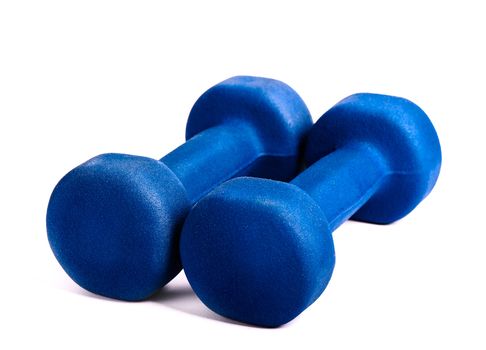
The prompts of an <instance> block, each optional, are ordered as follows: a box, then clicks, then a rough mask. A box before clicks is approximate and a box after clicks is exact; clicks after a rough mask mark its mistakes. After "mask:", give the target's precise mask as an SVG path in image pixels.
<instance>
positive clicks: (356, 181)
mask: <svg viewBox="0 0 486 350" xmlns="http://www.w3.org/2000/svg"><path fill="white" fill-rule="evenodd" d="M386 174H387V167H386V164H385V162H384V160H383V157H382V156H381V154H380V153H379V152H377V151H376V150H375V149H374V148H373V147H371V146H370V145H368V144H365V143H361V144H352V145H348V146H345V147H342V148H339V149H337V150H335V151H333V152H332V153H330V154H328V155H326V156H325V157H323V158H321V159H320V160H318V161H317V162H315V163H314V164H312V165H311V166H310V167H309V168H307V169H306V170H305V171H304V172H302V173H301V174H300V175H299V176H297V177H296V178H295V179H294V180H293V181H292V182H291V183H292V184H294V185H296V186H298V187H300V188H301V189H303V190H304V191H305V192H306V193H308V194H309V195H310V196H311V197H312V198H313V199H314V200H315V201H316V202H317V203H318V204H319V206H320V207H321V209H322V210H323V212H324V214H325V216H326V219H327V221H328V223H329V228H330V230H331V231H334V230H335V229H336V228H338V227H339V226H340V225H341V224H342V223H343V222H344V221H346V220H348V219H349V218H350V217H351V216H353V214H354V213H356V211H358V210H359V208H361V207H362V206H363V205H364V204H365V203H366V202H367V201H368V200H369V199H370V198H371V197H372V196H373V194H374V193H376V192H377V191H378V190H379V189H380V186H381V184H382V183H383V182H382V180H383V179H384V178H385V177H386Z"/></svg>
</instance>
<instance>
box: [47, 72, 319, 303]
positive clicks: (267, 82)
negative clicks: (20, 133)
mask: <svg viewBox="0 0 486 350" xmlns="http://www.w3.org/2000/svg"><path fill="white" fill-rule="evenodd" d="M311 125H312V120H311V118H310V115H309V112H308V110H307V107H306V106H305V104H304V102H303V101H302V99H301V98H300V97H299V96H298V95H297V93H296V92H295V91H294V90H292V89H291V88H290V87H289V86H287V85H285V84H284V83H282V82H279V81H276V80H272V79H265V78H256V77H234V78H231V79H228V80H226V81H224V82H222V83H220V84H218V85H216V86H214V87H213V88H211V89H209V90H208V91H207V92H206V93H204V94H203V95H202V96H201V97H200V98H199V100H198V101H197V102H196V104H195V105H194V107H193V109H192V110H191V113H190V116H189V121H188V124H187V139H188V141H187V142H186V143H184V144H183V145H182V146H180V147H179V148H177V149H175V150H174V151H173V152H171V153H169V154H168V155H167V156H165V157H164V158H162V159H161V160H160V161H158V160H154V159H148V158H144V157H138V156H130V155H123V154H104V155H100V156H97V157H95V158H93V159H91V160H89V161H88V162H86V163H83V164H81V165H79V166H78V167H76V168H75V169H74V170H72V171H71V172H69V173H68V174H67V175H66V176H65V177H64V178H62V179H61V181H60V182H59V183H58V184H57V186H56V188H55V189H54V191H53V193H52V196H51V198H50V201H49V206H48V210H47V232H48V238H49V243H50V245H51V248H52V250H53V252H54V254H55V256H56V258H57V260H58V261H59V263H60V264H61V266H62V267H63V268H64V270H65V271H66V272H67V273H68V275H69V276H70V277H71V278H72V279H73V280H74V281H75V282H77V283H78V284H79V285H80V286H81V287H83V288H85V289H87V290H89V291H91V292H94V293H97V294H101V295H104V296H107V297H111V298H117V299H123V300H142V299H145V298H147V297H149V296H150V295H151V294H153V293H154V292H156V291H157V290H158V289H159V288H161V287H162V286H164V285H165V284H166V283H167V282H169V281H170V280H171V279H172V278H173V277H174V276H175V275H176V274H177V273H178V272H179V271H180V269H181V263H180V257H179V249H178V241H179V234H180V229H181V227H182V222H183V220H184V219H185V216H186V214H187V212H188V211H189V209H190V208H191V206H192V205H193V204H194V203H195V202H196V201H197V200H198V199H199V198H200V197H202V196H203V195H205V194H206V193H207V192H209V191H210V190H211V189H213V188H214V187H215V186H217V185H218V184H220V183H222V182H223V181H226V180H228V179H230V178H231V177H234V176H238V175H252V176H262V177H268V178H273V179H279V180H288V179H290V178H291V177H292V176H294V175H295V173H296V171H297V169H298V168H299V166H300V158H299V154H300V153H301V152H300V149H301V143H302V140H303V136H304V135H305V134H306V133H307V132H308V131H309V129H310V127H311Z"/></svg>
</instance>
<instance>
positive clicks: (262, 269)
mask: <svg viewBox="0 0 486 350" xmlns="http://www.w3.org/2000/svg"><path fill="white" fill-rule="evenodd" d="M305 160H306V163H307V165H308V166H309V167H308V168H307V169H306V170H305V171H304V172H302V173H301V174H300V175H299V176H297V177H296V178H295V179H294V180H293V181H292V182H290V183H284V182H278V181H272V180H266V179H255V178H247V177H243V178H237V179H233V180H230V181H228V182H226V183H224V184H223V185H221V186H219V187H217V188H216V189H215V190H213V191H212V192H211V193H209V194H208V195H207V196H206V197H205V198H203V199H201V201H199V202H198V204H196V205H195V207H194V208H193V209H192V210H191V212H190V214H189V215H188V217H187V218H186V221H185V224H184V228H183V231H182V234H181V242H180V250H181V257H182V264H183V266H184V270H185V272H186V275H187V278H188V280H189V282H190V284H191V286H192V287H193V289H194V291H195V292H196V294H197V295H198V296H199V298H200V299H201V300H202V301H203V302H204V303H205V304H206V305H207V306H208V307H209V308H210V309H212V310H213V311H215V312H217V313H219V314H221V315H223V316H226V317H228V318H232V319H235V320H238V321H241V322H245V323H251V324H255V325H260V326H267V327H275V326H279V325H282V324H284V323H286V322H288V321H290V320H292V319H293V318H295V317H296V316H297V315H299V314H300V313H301V312H302V311H303V310H304V309H305V308H307V307H308V306H309V305H310V304H312V303H313V302H314V301H315V300H316V299H317V297H318V296H319V295H320V294H321V293H322V292H323V290H324V289H325V287H326V285H327V283H328V282H329V280H330V278H331V274H332V271H333V268H334V246H333V241H332V236H331V232H332V231H334V230H335V229H336V228H337V227H338V226H339V225H341V224H342V223H343V222H344V221H345V220H347V219H349V218H352V219H355V220H360V221H366V222H372V223H380V224H386V223H390V222H393V221H395V220H398V219H400V218H402V217H403V216H405V215H407V214H408V213H409V212H410V211H411V210H413V209H414V208H415V207H416V206H417V205H418V203H420V201H422V200H423V199H424V198H425V196H427V194H428V193H429V192H430V191H431V190H432V188H433V187H434V184H435V182H436V180H437V177H438V175H439V170H440V164H441V151H440V144H439V139H438V137H437V134H436V132H435V130H434V127H433V125H432V123H431V122H430V120H429V119H428V117H427V116H426V114H425V113H424V112H423V111H422V110H421V109H420V108H419V107H417V106H416V105H415V104H413V103H412V102H410V101H408V100H405V99H402V98H398V97H391V96H383V95H374V94H357V95H353V96H350V97H348V98H346V99H344V100H343V101H341V102H339V103H338V104H337V105H335V106H334V107H333V108H331V109H330V110H329V111H328V112H327V113H325V114H324V116H323V117H322V118H320V119H319V121H318V122H317V123H316V124H315V125H314V127H313V128H312V129H311V131H310V134H309V137H308V140H307V145H306V152H305Z"/></svg>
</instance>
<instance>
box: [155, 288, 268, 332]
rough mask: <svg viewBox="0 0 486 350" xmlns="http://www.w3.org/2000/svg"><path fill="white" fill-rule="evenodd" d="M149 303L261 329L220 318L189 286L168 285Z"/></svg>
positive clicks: (214, 319)
mask: <svg viewBox="0 0 486 350" xmlns="http://www.w3.org/2000/svg"><path fill="white" fill-rule="evenodd" d="M149 301H152V302H155V303H159V304H161V305H164V306H167V307H169V308H171V309H174V310H177V311H181V312H184V313H186V314H189V315H194V316H197V317H202V318H206V319H209V320H213V321H220V322H224V323H228V324H234V325H239V326H244V327H251V328H259V327H255V326H252V325H247V324H245V323H241V322H237V321H234V320H231V319H229V318H225V317H223V316H220V315H218V314H216V313H214V312H212V311H211V310H210V309H208V308H207V307H206V306H205V305H204V304H203V303H202V302H201V301H200V300H199V299H198V297H197V296H196V294H195V293H194V292H193V290H192V289H191V287H190V286H189V284H187V285H181V284H177V285H168V286H165V287H164V288H162V289H161V290H160V291H159V292H157V293H155V294H154V295H153V296H152V297H151V298H150V299H149Z"/></svg>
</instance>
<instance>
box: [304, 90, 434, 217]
mask: <svg viewBox="0 0 486 350" xmlns="http://www.w3.org/2000/svg"><path fill="white" fill-rule="evenodd" d="M359 142H364V143H367V144H369V145H372V146H373V147H374V148H375V149H376V150H377V151H378V153H379V154H381V155H382V156H383V158H384V162H385V164H386V165H387V174H386V178H385V179H384V182H383V184H382V186H381V187H380V189H379V190H378V191H377V193H375V194H374V195H373V196H372V197H371V198H370V200H368V202H367V203H366V204H365V205H364V206H363V207H362V208H361V209H360V210H358V211H357V212H356V214H355V215H354V216H353V219H356V220H360V221H368V222H374V223H390V222H393V221H395V220H398V219H400V218H402V217H404V216H405V215H407V214H408V213H409V212H410V211H412V210H413V209H414V208H415V207H416V206H417V205H418V204H419V203H420V202H421V201H422V200H423V199H424V198H425V197H426V196H427V194H429V192H430V191H431V190H432V188H433V187H434V185H435V183H436V181H437V177H438V176H439V171H440V165H441V150H440V144H439V138H438V136H437V133H436V131H435V129H434V126H433V125H432V123H431V121H430V120H429V118H428V117H427V115H426V114H425V113H424V111H422V110H421V109H420V108H419V107H418V106H417V105H415V104H414V103H412V102H410V101H408V100H406V99H403V98H399V97H393V96H385V95H377V94H366V93H364V94H356V95H352V96H349V97H347V98H346V99H344V100H342V101H341V102H339V103H338V104H336V105H335V106H334V107H332V108H331V109H330V110H329V111H327V112H326V113H325V114H324V115H323V116H322V117H321V118H320V119H319V120H318V121H317V123H316V124H315V125H314V127H313V128H312V130H311V131H310V133H309V136H308V139H307V144H306V150H305V161H306V163H307V165H308V166H309V165H311V164H313V163H314V162H316V161H318V160H319V159H321V158H322V157H325V156H326V155H327V154H329V153H331V152H333V151H334V150H335V149H337V148H341V147H345V146H346V145H350V144H353V143H359ZM356 176H359V174H356ZM336 190H337V191H344V190H345V189H336Z"/></svg>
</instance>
